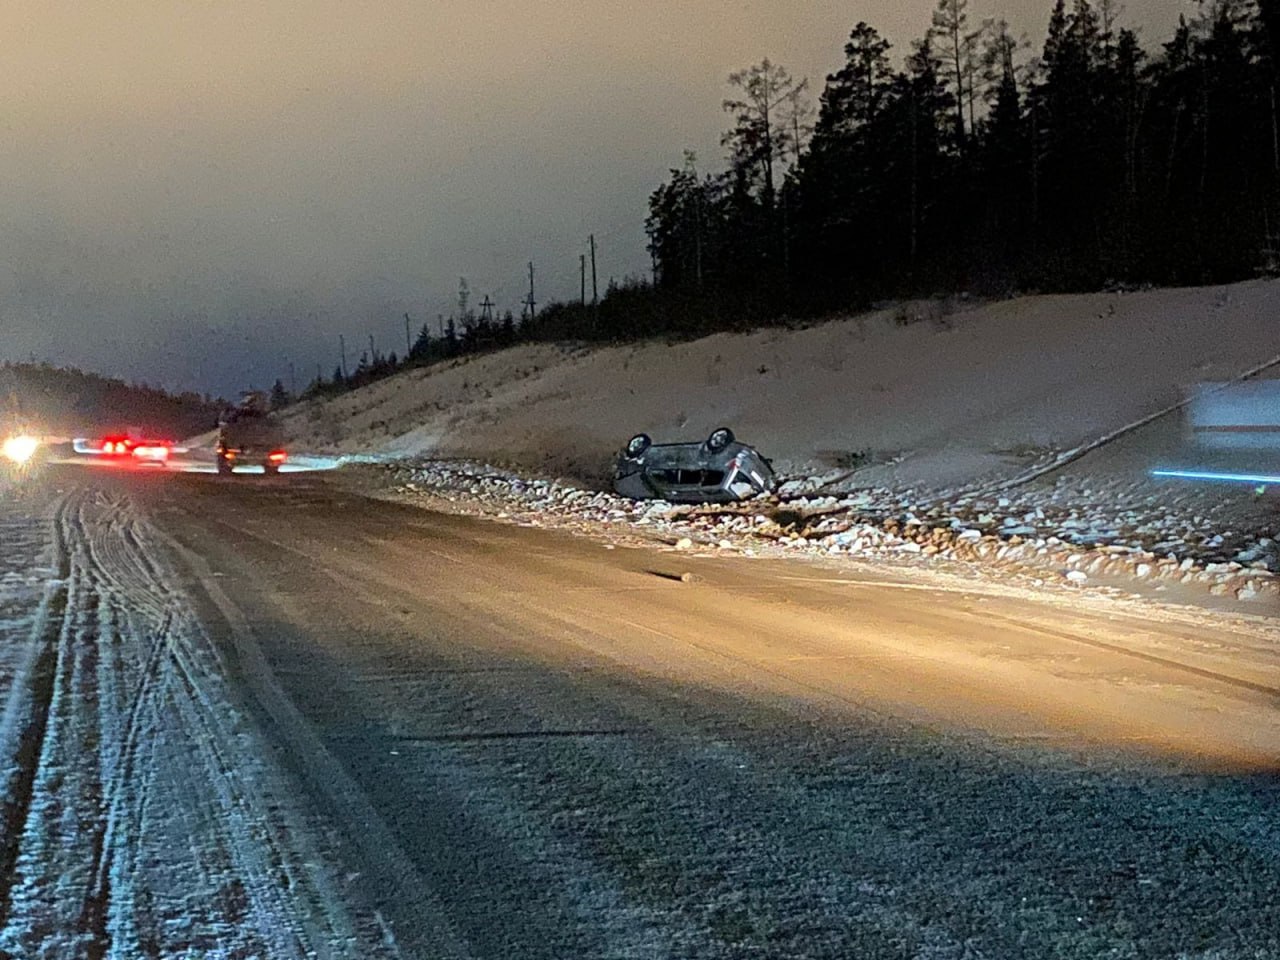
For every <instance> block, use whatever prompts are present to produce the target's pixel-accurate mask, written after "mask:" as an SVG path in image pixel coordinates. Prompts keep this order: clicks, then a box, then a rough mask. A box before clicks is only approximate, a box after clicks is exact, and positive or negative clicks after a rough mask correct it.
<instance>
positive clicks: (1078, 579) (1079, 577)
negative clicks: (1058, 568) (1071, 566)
mask: <svg viewBox="0 0 1280 960" xmlns="http://www.w3.org/2000/svg"><path fill="white" fill-rule="evenodd" d="M1063 576H1065V577H1066V578H1067V579H1068V580H1070V581H1071V582H1072V583H1084V582H1085V581H1086V580H1088V579H1089V575H1088V574H1087V573H1085V572H1084V571H1083V570H1068V571H1067V572H1066V573H1065V574H1063Z"/></svg>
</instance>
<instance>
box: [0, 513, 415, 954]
mask: <svg viewBox="0 0 1280 960" xmlns="http://www.w3.org/2000/svg"><path fill="white" fill-rule="evenodd" d="M53 538H54V541H55V554H56V568H57V574H58V575H57V577H56V578H55V579H53V580H51V581H50V583H49V584H48V585H47V587H46V591H45V596H44V599H43V601H42V603H41V606H40V609H39V613H38V616H37V617H36V618H35V621H34V625H33V627H32V629H31V632H30V637H31V640H30V652H29V654H28V657H27V664H26V669H25V670H24V671H23V672H22V674H21V676H20V677H19V678H18V679H20V680H21V681H22V682H21V684H15V691H14V695H11V696H10V698H9V704H8V712H7V714H6V720H8V719H11V718H10V717H9V714H13V715H14V716H17V717H19V718H20V719H21V723H22V735H21V738H20V740H19V742H18V747H17V749H16V751H10V753H14V754H16V763H15V764H14V766H13V774H12V776H11V777H10V778H9V783H8V784H7V786H8V788H9V789H8V790H7V791H6V794H5V798H6V800H5V804H4V809H3V820H2V821H0V824H2V825H3V830H4V834H3V837H0V957H9V956H22V957H28V956H30V957H40V958H43V957H49V958H53V957H68V956H77V957H85V958H87V960H101V958H107V957H111V958H134V957H168V956H178V955H181V956H187V955H200V956H204V955H218V956H245V957H249V956H271V957H273V958H276V957H279V958H291V957H298V958H301V957H393V956H396V955H397V952H396V951H395V949H394V947H393V946H392V945H389V944H387V943H383V942H380V938H379V941H378V942H369V937H368V936H362V935H361V934H362V933H363V932H364V931H365V930H367V929H368V928H370V927H371V926H374V925H372V924H370V923H369V922H367V921H366V922H364V923H363V924H362V923H360V922H358V921H357V919H356V918H355V917H353V916H351V915H350V913H349V910H348V908H347V906H346V904H345V903H344V902H343V898H342V896H341V889H340V885H339V884H338V883H337V881H336V880H335V879H334V878H333V877H331V876H329V875H328V873H327V872H326V868H325V866H324V854H323V851H322V849H320V847H318V846H317V842H316V841H315V840H313V839H312V838H311V837H310V836H308V831H309V830H310V829H311V825H309V824H307V823H306V822H305V821H304V820H303V818H302V817H301V816H300V815H299V814H298V813H297V812H296V811H292V810H291V809H290V805H289V804H288V803H287V802H286V801H287V800H288V797H289V788H288V785H287V784H286V783H285V782H284V781H283V780H282V779H281V777H280V775H279V774H278V773H277V772H276V771H275V770H274V768H272V767H271V766H270V765H269V764H268V762H267V761H266V760H264V759H263V757H262V752H263V751H262V746H263V744H262V742H261V740H260V739H259V738H257V737H256V735H255V733H254V731H253V730H252V728H250V727H248V726H247V725H246V723H245V721H244V718H243V716H242V715H241V714H240V713H239V712H238V711H237V710H236V709H235V707H234V702H233V698H232V691H231V689H230V687H229V685H228V680H227V677H226V673H225V663H224V662H223V658H222V656H221V654H220V652H219V650H218V649H217V648H216V646H215V645H214V644H213V643H212V642H211V640H210V638H209V636H208V635H207V634H206V633H205V632H204V629H203V627H202V626H201V624H200V623H199V622H198V621H197V619H196V615H195V614H194V612H193V609H192V607H191V605H190V602H189V600H188V598H187V597H186V596H185V594H184V592H183V590H182V588H181V587H179V586H178V585H177V584H178V583H179V580H178V577H177V575H176V573H175V572H174V571H173V570H172V569H170V568H169V567H167V566H166V564H165V562H164V558H163V556H160V554H161V553H163V551H162V550H158V547H159V544H158V543H157V541H156V537H155V536H154V529H153V528H151V527H150V525H149V523H148V522H147V521H146V520H145V518H143V517H141V516H140V515H139V514H138V512H137V510H136V508H135V507H134V505H133V503H132V501H130V500H129V499H128V498H127V497H121V496H118V495H117V496H109V495H106V494H104V493H102V492H91V491H83V490H82V491H75V492H73V493H72V494H70V495H68V496H66V497H65V498H63V500H62V501H61V502H60V503H59V504H58V506H57V509H56V510H55V512H54V517H53Z"/></svg>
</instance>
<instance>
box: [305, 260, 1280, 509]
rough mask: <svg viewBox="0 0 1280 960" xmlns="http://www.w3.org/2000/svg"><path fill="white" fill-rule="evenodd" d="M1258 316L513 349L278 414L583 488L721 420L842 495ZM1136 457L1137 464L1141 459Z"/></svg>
mask: <svg viewBox="0 0 1280 960" xmlns="http://www.w3.org/2000/svg"><path fill="white" fill-rule="evenodd" d="M1277 312H1280V285H1277V284H1276V283H1273V282H1269V281H1257V282H1250V283H1243V284H1237V285H1233V286H1229V287H1213V288H1197V289H1180V290H1153V291H1146V292H1139V293H1099V294H1091V295H1078V296H1034V297H1023V298H1019V299H1014V300H1008V301H1002V302H997V303H987V304H977V305H973V304H964V303H955V304H949V305H933V307H932V308H931V309H928V310H916V309H908V308H906V307H894V308H890V309H885V310H880V311H877V312H872V313H868V314H865V315H862V316H858V317H853V318H849V319H844V320H837V321H833V322H830V323H825V324H820V325H815V326H811V327H807V328H803V329H794V330H793V329H767V330H760V331H757V332H755V333H750V334H719V335H715V336H711V337H707V338H704V339H702V340H697V341H693V342H687V343H677V344H667V343H663V342H648V343H642V344H636V345H629V346H621V347H609V348H591V349H588V348H578V347H570V346H557V345H545V344H543V345H531V346H522V347H517V348H512V349H509V350H505V351H502V352H500V353H496V354H492V355H489V356H484V357H477V358H470V359H467V360H463V361H457V362H454V363H451V364H443V365H439V366H436V367H433V368H430V369H424V370H414V371H409V372H406V373H404V374H400V375H398V376H396V377H393V378H390V379H388V380H386V381H383V382H381V383H377V384H373V385H371V386H369V387H366V388H364V389H361V390H357V391H354V392H352V393H350V394H348V395H346V396H343V397H339V398H336V399H333V400H329V401H320V402H310V403H305V404H301V405H299V406H297V407H295V408H293V410H292V411H291V412H290V413H289V415H288V418H287V419H288V425H289V427H290V429H291V431H292V432H293V434H294V436H295V438H296V443H297V445H298V446H299V447H300V448H312V449H316V450H322V451H327V452H346V453H353V452H354V453H374V454H391V455H414V456H421V455H430V456H434V457H468V458H472V457H474V458H482V459H489V460H494V461H497V462H503V463H507V464H511V465H518V466H521V467H524V468H527V469H537V470H541V471H548V472H555V473H561V474H567V475H571V476H576V477H579V478H586V479H593V478H598V477H600V476H601V475H602V474H603V473H604V472H605V470H606V469H607V465H608V462H609V458H610V455H611V454H612V452H613V451H614V450H616V449H617V448H618V447H619V446H620V445H621V444H622V443H623V442H624V441H625V440H626V438H627V437H628V436H630V435H631V434H633V433H635V432H637V431H641V430H643V431H645V432H647V433H650V434H652V435H653V436H654V437H655V438H656V439H660V440H665V439H687V438H699V437H702V436H703V435H704V434H706V433H707V432H709V431H710V430H711V429H712V428H713V427H715V426H718V425H720V424H728V425H730V426H732V427H733V428H734V430H735V431H736V432H737V434H738V435H739V436H740V437H741V438H742V439H744V440H746V441H747V442H750V443H753V444H755V445H756V446H758V447H760V448H761V449H762V450H763V451H764V452H765V453H766V454H767V455H768V456H771V457H773V458H774V459H775V461H776V462H777V465H778V467H779V468H780V469H781V470H782V472H784V473H790V474H822V473H826V474H829V475H831V476H837V475H840V474H842V473H844V474H848V473H849V472H851V471H854V470H855V469H856V470H857V480H858V483H859V484H861V485H881V486H893V487H895V488H922V489H930V490H939V489H943V488H954V487H957V486H961V485H965V484H972V483H976V482H980V481H981V482H987V481H991V480H994V479H997V478H1000V477H1007V476H1011V475H1015V474H1017V473H1019V472H1021V471H1022V470H1024V469H1025V468H1026V467H1027V466H1029V465H1032V464H1034V463H1035V462H1037V461H1039V460H1042V459H1047V458H1049V457H1050V456H1051V455H1052V454H1053V453H1054V452H1055V451H1059V450H1063V449H1068V448H1071V447H1073V446H1075V445H1077V444H1079V443H1081V442H1083V441H1086V440H1088V439H1091V438H1093V437H1097V436H1101V435H1103V434H1105V433H1107V432H1108V431H1110V430H1113V429H1115V428H1116V427H1119V426H1121V425H1123V424H1126V423H1129V422H1132V421H1134V420H1137V419H1139V418H1141V417H1142V416H1144V415H1147V414H1150V413H1152V412H1154V411H1156V410H1159V409H1161V408H1163V407H1166V406H1168V405H1169V404H1171V403H1174V402H1176V401H1177V400H1178V399H1179V398H1180V397H1181V396H1182V394H1183V391H1184V390H1185V389H1186V388H1187V387H1189V386H1191V385H1192V384H1195V383H1197V382H1201V381H1206V380H1226V379H1230V378H1231V377H1233V376H1235V375H1237V374H1238V373H1240V372H1241V371H1243V370H1246V369H1248V368H1249V367H1251V366H1253V365H1255V364H1257V363H1258V362H1260V361H1261V360H1263V359H1266V358H1267V357H1269V356H1272V355H1273V354H1274V353H1275V352H1276V351H1275V345H1276V339H1275V336H1274V317H1275V316H1276V314H1277ZM1157 433H1158V431H1157ZM1174 434H1175V439H1180V433H1179V432H1178V431H1174ZM1152 435H1154V434H1148V439H1146V440H1142V441H1141V442H1142V443H1148V442H1149V437H1150V436H1152ZM1166 439H1167V438H1166ZM1127 442H1128V443H1130V445H1131V446H1132V441H1127ZM1142 453H1143V457H1144V458H1145V460H1144V465H1149V464H1147V463H1146V461H1149V460H1151V459H1154V458H1156V457H1157V456H1158V453H1159V450H1151V449H1147V448H1145V447H1144V448H1143V451H1142Z"/></svg>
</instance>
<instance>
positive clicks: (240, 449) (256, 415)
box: [217, 395, 288, 476]
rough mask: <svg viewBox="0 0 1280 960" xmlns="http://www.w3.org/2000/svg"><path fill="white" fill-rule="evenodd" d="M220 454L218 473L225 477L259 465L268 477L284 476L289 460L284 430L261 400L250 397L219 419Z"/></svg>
mask: <svg viewBox="0 0 1280 960" xmlns="http://www.w3.org/2000/svg"><path fill="white" fill-rule="evenodd" d="M217 454H218V473H219V474H222V475H224V476H226V475H229V474H231V473H232V472H233V471H234V470H235V468H236V467H237V466H243V465H246V464H255V463H256V464H260V465H261V466H262V472H263V473H266V474H268V475H271V474H276V473H279V472H280V466H281V465H282V464H283V463H284V462H285V459H286V458H287V456H288V455H287V454H286V452H285V449H284V430H283V429H282V428H281V426H280V424H279V423H278V422H277V421H276V419H275V418H274V417H272V416H271V412H270V410H268V408H267V405H266V404H265V403H264V402H263V401H262V399H261V398H259V397H257V396H253V395H251V396H248V397H246V398H245V399H244V400H243V401H242V402H241V403H240V405H239V406H238V407H233V408H232V409H230V410H228V411H227V412H226V413H224V414H223V415H222V417H221V418H219V420H218V441H217Z"/></svg>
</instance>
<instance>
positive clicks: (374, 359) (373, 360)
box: [369, 333, 378, 367]
mask: <svg viewBox="0 0 1280 960" xmlns="http://www.w3.org/2000/svg"><path fill="white" fill-rule="evenodd" d="M377 363H378V351H377V350H376V349H375V348H374V346H373V334H372V333H371V334H369V366H371V367H373V366H377Z"/></svg>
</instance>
